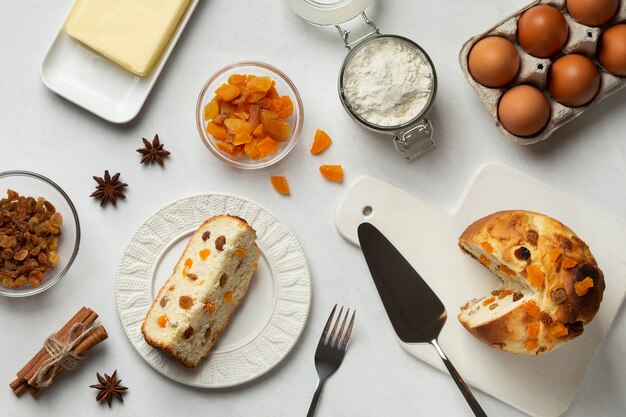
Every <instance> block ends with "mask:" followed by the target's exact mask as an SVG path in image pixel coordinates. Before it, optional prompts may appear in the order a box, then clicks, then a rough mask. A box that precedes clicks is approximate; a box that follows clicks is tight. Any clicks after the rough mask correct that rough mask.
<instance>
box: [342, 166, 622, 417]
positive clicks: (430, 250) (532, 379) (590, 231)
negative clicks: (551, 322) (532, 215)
mask: <svg viewBox="0 0 626 417" xmlns="http://www.w3.org/2000/svg"><path fill="white" fill-rule="evenodd" d="M505 209H526V210H532V211H537V212H541V213H545V214H547V215H550V216H552V217H555V218H557V219H559V220H561V221H562V222H563V223H565V224H566V225H568V226H569V227H570V228H572V229H573V230H574V231H575V232H576V233H577V234H578V235H579V236H580V237H581V238H582V239H583V240H584V241H586V242H587V244H588V245H589V247H590V249H591V251H592V253H593V254H594V256H595V257H596V259H597V261H598V264H599V266H600V268H601V269H602V270H603V271H604V275H605V280H606V291H605V292H604V300H603V302H602V305H601V308H600V311H599V312H598V314H597V315H596V317H595V319H594V320H593V321H592V322H591V323H590V324H589V325H588V326H587V327H586V328H585V332H584V333H583V334H582V335H581V336H579V337H578V338H576V339H575V340H573V341H571V342H569V343H567V344H565V345H563V347H561V348H559V349H557V350H556V351H553V352H550V353H547V354H544V355H541V356H526V355H514V354H511V353H506V352H502V351H499V350H497V349H494V348H491V347H489V346H487V345H485V344H483V343H482V342H480V341H478V340H477V339H475V338H474V337H473V336H471V335H470V334H469V333H468V332H467V331H466V330H465V329H464V328H463V327H462V326H461V324H460V323H459V322H458V320H457V318H456V316H457V314H458V312H459V307H460V306H462V305H463V304H465V302H466V301H467V300H468V299H470V298H473V297H479V296H483V295H486V294H488V293H489V291H491V290H493V289H494V288H495V287H496V286H497V284H498V278H497V277H496V276H494V275H492V274H491V273H490V272H489V271H487V270H486V269H485V268H484V267H482V265H480V264H479V263H478V262H476V261H475V260H473V259H471V258H470V257H469V256H467V255H465V254H463V253H462V252H461V251H460V250H459V248H458V246H457V239H458V236H459V235H460V234H461V232H463V230H464V229H465V227H467V225H469V224H470V223H472V222H473V221H474V220H476V219H478V218H481V217H483V216H485V215H487V214H489V213H492V212H494V211H498V210H505ZM370 211H371V213H370ZM366 213H370V214H369V215H366ZM364 221H367V222H370V223H372V224H374V225H375V226H376V227H378V228H379V229H380V230H381V231H382V232H383V233H384V234H385V235H386V236H387V237H388V238H389V240H390V241H391V242H393V243H394V245H395V246H396V247H397V248H398V250H400V252H402V254H403V255H404V256H405V257H406V258H407V260H408V261H409V262H410V263H411V264H412V265H413V266H414V267H415V268H416V270H417V271H419V273H420V274H421V276H422V277H423V278H424V280H425V281H426V282H427V283H428V284H429V285H430V286H431V288H432V289H433V290H434V291H435V293H437V295H438V296H439V298H441V300H442V302H443V303H444V305H445V306H446V309H447V311H448V321H447V323H446V325H445V326H444V329H443V331H442V333H441V337H440V339H439V342H440V344H441V346H442V348H443V350H444V351H445V352H446V353H447V354H448V356H449V357H450V359H451V360H452V362H453V363H454V365H455V366H456V368H457V370H458V371H459V372H460V374H461V375H462V376H463V378H464V379H465V381H466V382H468V383H469V384H471V385H473V386H474V387H477V388H479V389H481V390H482V391H484V392H486V393H488V394H490V395H492V396H494V397H496V398H498V399H500V400H502V401H504V402H505V403H507V404H509V405H511V406H513V407H515V408H518V409H520V410H522V411H524V412H526V413H528V414H530V415H531V416H537V417H554V416H559V415H561V414H562V413H564V412H565V411H566V410H567V409H568V407H569V405H570V403H571V402H572V400H573V398H574V395H575V394H576V390H577V388H578V386H579V384H580V382H581V380H582V378H583V376H584V374H585V370H586V369H587V367H588V366H589V364H590V362H591V360H592V359H593V356H594V354H595V353H596V351H597V350H598V348H599V347H600V344H601V343H602V340H603V339H604V337H605V336H606V334H607V332H608V331H609V329H610V327H611V324H612V322H613V320H614V318H615V315H616V314H617V312H618V311H619V308H620V306H621V304H622V301H623V300H624V296H625V295H626V279H625V277H624V275H625V273H626V258H625V257H624V254H625V253H626V225H624V224H622V223H620V222H619V221H617V220H615V219H613V218H611V217H609V216H607V215H605V214H603V213H601V212H599V211H597V210H595V209H593V208H591V207H588V206H587V205H585V204H583V203H581V202H579V201H577V200H575V199H573V198H571V197H569V196H567V195H565V194H563V193H561V192H560V191H558V190H556V189H554V188H552V187H550V186H548V185H546V184H544V183H542V182H540V181H538V180H536V179H534V178H532V177H530V176H528V175H526V174H524V173H522V172H519V171H517V170H514V169H512V168H510V167H507V166H505V165H501V164H489V165H484V166H482V167H481V168H480V169H479V172H478V173H477V175H476V176H475V177H474V178H473V179H472V180H471V181H470V182H469V185H468V187H467V188H466V189H465V192H464V193H463V195H462V196H461V198H460V200H459V203H458V205H457V208H456V209H455V210H453V211H452V212H451V213H448V212H446V211H443V210H441V209H438V208H436V207H433V206H431V205H429V204H428V203H426V202H424V201H422V200H420V199H418V198H416V197H414V196H412V195H410V194H408V193H406V192H405V191H403V190H401V189H399V188H397V187H395V186H393V185H390V184H388V183H386V182H384V181H382V180H379V179H376V178H372V177H361V178H359V179H358V180H357V181H356V182H355V183H354V184H353V185H352V186H351V188H350V189H349V190H348V191H347V193H346V195H345V196H344V199H343V201H342V202H341V204H340V205H339V208H338V210H337V214H336V225H337V229H338V230H339V232H340V233H341V234H342V235H343V236H344V237H345V238H346V239H347V240H349V241H350V242H352V243H354V244H356V245H358V238H357V227H358V225H359V224H360V223H361V222H364ZM370 281H371V280H370ZM371 288H372V290H374V289H375V287H374V285H373V283H372V285H371ZM400 343H401V345H402V346H403V347H404V349H406V350H407V351H408V352H409V353H410V354H411V355H413V356H415V357H417V358H418V359H421V360H422V361H424V362H426V363H428V364H430V365H432V366H434V367H436V368H439V369H440V370H442V371H444V372H447V371H445V367H444V365H443V363H442V362H441V359H439V357H438V356H437V354H436V352H435V350H434V348H433V347H432V346H430V345H406V344H404V343H402V342H400ZM616 366H619V367H622V369H621V372H626V364H623V363H621V364H616Z"/></svg>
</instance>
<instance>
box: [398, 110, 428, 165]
mask: <svg viewBox="0 0 626 417" xmlns="http://www.w3.org/2000/svg"><path fill="white" fill-rule="evenodd" d="M393 142H394V144H395V146H396V149H397V150H398V151H399V152H401V153H402V154H403V155H404V157H405V158H406V159H407V160H410V159H413V158H415V157H418V156H420V155H422V154H424V153H426V152H428V151H429V150H431V149H432V148H434V147H435V141H434V140H433V125H432V124H431V123H430V121H429V120H428V119H422V120H421V121H420V122H419V123H418V124H417V125H413V126H411V128H409V129H407V130H404V131H402V132H398V133H397V134H396V135H395V136H394V138H393Z"/></svg>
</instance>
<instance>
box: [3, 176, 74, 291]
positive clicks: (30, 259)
mask: <svg viewBox="0 0 626 417" xmlns="http://www.w3.org/2000/svg"><path fill="white" fill-rule="evenodd" d="M79 243H80V224H79V222H78V215H77V214H76V209H75V208H74V204H72V201H71V200H70V198H69V197H68V196H67V194H66V193H65V192H64V191H63V190H62V189H61V187H59V186H58V185H57V184H55V183H54V182H52V181H51V180H49V179H48V178H46V177H44V176H43V175H39V174H35V173H34V172H28V171H6V172H0V295H4V296H7V297H26V296H29V295H34V294H38V293H40V292H43V291H45V290H47V289H48V288H50V287H52V286H53V285H54V284H56V283H57V282H59V280H60V279H61V278H63V276H64V275H65V274H66V272H67V271H68V270H69V269H70V267H71V265H72V263H73V262H74V258H75V257H76V254H77V253H78V246H79Z"/></svg>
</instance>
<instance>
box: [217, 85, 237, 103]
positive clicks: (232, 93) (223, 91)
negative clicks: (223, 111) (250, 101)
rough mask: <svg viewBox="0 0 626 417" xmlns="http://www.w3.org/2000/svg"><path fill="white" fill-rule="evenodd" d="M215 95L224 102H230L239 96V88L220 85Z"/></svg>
mask: <svg viewBox="0 0 626 417" xmlns="http://www.w3.org/2000/svg"><path fill="white" fill-rule="evenodd" d="M215 95H216V96H217V97H219V98H220V99H222V100H224V101H230V100H232V99H234V98H235V97H237V96H238V95H239V87H237V86H235V85H232V84H222V85H221V86H220V87H219V88H218V89H217V90H215Z"/></svg>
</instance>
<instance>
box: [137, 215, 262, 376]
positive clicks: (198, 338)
mask: <svg viewBox="0 0 626 417" xmlns="http://www.w3.org/2000/svg"><path fill="white" fill-rule="evenodd" d="M255 242H256V232H255V231H254V229H253V228H252V227H251V226H250V225H248V223H246V222H245V220H243V219H241V218H238V217H234V216H228V215H221V216H216V217H213V218H211V219H209V220H207V221H206V222H204V223H203V224H202V226H200V228H199V229H198V230H197V231H196V232H195V233H194V234H193V235H192V236H191V238H190V239H189V243H188V244H187V247H186V248H185V250H184V252H183V255H182V257H181V258H180V260H179V261H178V263H177V264H176V266H175V267H174V272H173V273H172V276H171V277H170V278H169V279H168V280H167V282H166V283H165V285H163V287H162V288H161V290H160V291H159V293H158V295H157V297H156V299H155V300H154V303H153V304H152V307H150V310H149V311H148V314H147V315H146V318H145V319H144V321H143V324H142V326H141V331H142V333H143V335H144V338H145V339H146V342H148V344H150V345H152V346H154V347H155V348H157V349H161V350H163V351H164V352H166V353H167V354H169V355H170V356H172V357H173V358H174V359H176V360H178V361H179V362H180V363H181V364H183V365H184V366H186V367H188V368H194V367H196V366H197V365H198V363H199V362H200V360H201V359H202V358H203V357H205V356H207V355H208V354H209V351H210V350H211V348H212V347H213V345H214V344H215V342H216V340H217V339H218V337H219V335H220V333H221V332H222V331H223V330H224V327H225V326H226V325H227V324H228V322H229V321H230V319H231V317H232V316H233V314H234V313H235V310H236V309H237V307H238V306H239V304H241V302H242V300H243V298H244V296H245V295H246V292H247V290H248V285H249V284H250V279H251V277H252V274H253V272H254V269H255V265H256V263H257V261H258V259H259V249H258V247H257V246H256V243H255Z"/></svg>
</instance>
